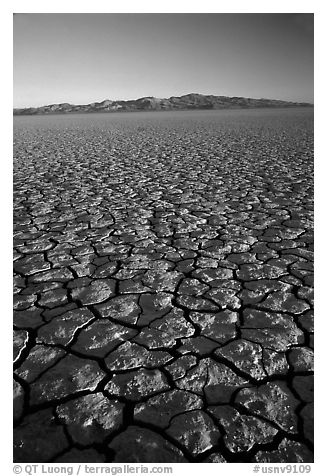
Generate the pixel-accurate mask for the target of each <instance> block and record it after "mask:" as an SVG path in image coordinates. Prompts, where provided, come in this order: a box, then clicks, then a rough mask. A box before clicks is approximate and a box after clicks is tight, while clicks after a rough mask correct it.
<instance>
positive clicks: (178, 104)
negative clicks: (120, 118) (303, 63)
mask: <svg viewBox="0 0 327 476" xmlns="http://www.w3.org/2000/svg"><path fill="white" fill-rule="evenodd" d="M300 106H301V107H308V106H312V104H309V103H302V102H289V101H279V100H274V99H252V98H243V97H227V96H212V95H209V96H207V95H204V94H194V93H192V94H185V95H184V96H171V97H170V98H167V99H161V98H155V97H152V96H149V97H144V98H139V99H132V100H129V101H111V100H109V99H105V100H104V101H102V102H93V103H91V104H81V105H75V104H69V103H66V102H65V103H62V104H50V105H48V106H41V107H29V108H24V109H14V115H18V116H19V115H31V114H33V115H34V114H65V113H78V112H83V113H85V112H90V113H92V112H116V111H175V110H185V109H251V108H262V107H272V108H273V107H300Z"/></svg>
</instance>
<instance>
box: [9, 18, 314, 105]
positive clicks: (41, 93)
mask: <svg viewBox="0 0 327 476" xmlns="http://www.w3.org/2000/svg"><path fill="white" fill-rule="evenodd" d="M191 92H196V93H202V94H214V95H224V96H245V97H253V98H261V97H265V98H272V99H283V100H291V101H308V102H313V14H293V13H292V14H285V13H282V14H274V13H270V14H261V13H258V14H252V13H251V14H221V13H220V14H219V13H217V14H215V13H210V14H200V13H199V14H186V13H182V14H163V13H159V14H151V13H147V14H141V13H139V14H136V13H134V14H114V13H104V14H77V13H72V14H69V13H65V14H55V13H51V14H32V13H28V14H15V15H14V107H28V106H41V105H44V104H51V103H60V102H70V103H73V104H86V103H90V102H94V101H102V100H103V99H136V98H139V97H143V96H156V97H169V96H173V95H176V96H179V95H182V94H187V93H191Z"/></svg>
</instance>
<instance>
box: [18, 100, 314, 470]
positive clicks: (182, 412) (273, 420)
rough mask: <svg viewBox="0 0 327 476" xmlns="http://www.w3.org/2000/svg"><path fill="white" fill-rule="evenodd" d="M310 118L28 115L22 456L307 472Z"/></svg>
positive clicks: (21, 302)
mask: <svg viewBox="0 0 327 476" xmlns="http://www.w3.org/2000/svg"><path fill="white" fill-rule="evenodd" d="M312 119H313V118H312V112H311V111H308V110H300V109H297V110H289V109H288V110H262V111H220V112H192V113H185V112H183V113H173V114H170V113H159V114H156V113H154V114H145V113H144V114H137V113H135V114H131V115H129V114H125V115H124V114H122V115H121V114H117V115H110V116H106V115H104V114H103V115H87V116H78V115H76V116H64V117H63V116H57V117H56V116H50V117H27V118H24V117H18V118H15V129H14V272H15V274H14V293H15V295H14V420H15V429H14V459H15V461H16V462H84V461H85V462H208V463H224V462H280V463H282V462H311V461H313V269H312V267H313V230H312V224H313V223H312V222H313V121H312Z"/></svg>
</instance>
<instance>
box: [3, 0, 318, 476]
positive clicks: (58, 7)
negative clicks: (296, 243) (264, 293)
mask: <svg viewBox="0 0 327 476" xmlns="http://www.w3.org/2000/svg"><path fill="white" fill-rule="evenodd" d="M4 3H5V4H4V5H3V4H1V7H0V8H1V14H0V21H1V24H0V34H1V40H2V41H1V45H2V46H3V47H4V54H2V55H1V57H2V68H1V70H2V73H1V76H2V81H1V84H2V104H1V105H2V109H3V110H2V114H1V119H2V124H1V129H0V130H1V132H2V134H1V135H2V144H1V145H2V148H1V152H2V154H1V174H0V177H1V185H0V190H1V205H2V207H1V209H2V217H1V223H2V233H1V245H2V246H1V250H2V257H1V260H2V263H4V266H2V268H3V269H2V272H1V288H0V289H1V298H2V300H1V304H2V305H1V311H2V312H1V318H2V325H3V332H2V344H1V346H0V350H1V357H0V358H1V360H0V362H2V363H3V364H4V365H3V367H2V369H3V370H2V374H1V403H2V406H1V413H2V415H1V417H2V418H1V422H2V425H1V426H2V438H1V450H2V455H3V461H2V462H3V463H5V464H4V468H3V474H8V475H9V474H12V423H11V406H12V403H11V402H12V400H11V394H10V392H8V391H7V389H8V388H11V385H12V384H11V355H12V338H11V322H12V317H11V316H12V306H11V304H12V298H11V296H12V285H11V283H12V281H11V272H12V261H11V248H12V108H13V101H12V94H13V81H12V67H13V64H12V54H13V52H12V13H13V12H17V13H104V12H108V13H125V12H126V13H210V12H216V13H315V243H316V246H315V262H316V263H317V266H316V267H315V293H316V297H317V300H316V306H315V316H316V327H317V328H318V332H317V333H316V337H317V339H318V341H317V345H316V349H317V350H316V353H315V355H316V359H315V361H316V372H315V375H316V377H315V385H316V392H315V393H316V398H315V400H316V411H315V426H316V441H315V463H314V465H313V470H312V474H319V475H320V474H323V471H322V468H323V466H322V465H323V461H324V451H325V444H324V443H325V442H324V439H323V438H324V435H325V428H326V412H325V398H326V392H327V390H326V388H325V385H324V382H325V379H326V377H325V375H326V370H325V366H324V357H325V347H326V343H325V340H326V324H325V322H326V319H327V315H326V309H325V306H324V300H323V298H324V293H326V291H325V289H324V288H325V282H326V279H325V276H324V272H323V271H324V269H325V268H324V266H325V264H326V262H325V260H326V258H325V255H326V253H325V248H326V246H327V233H326V231H327V230H326V225H325V222H326V219H327V217H326V212H325V208H326V206H325V204H326V203H327V201H326V196H325V194H324V191H325V189H326V184H325V179H326V165H325V164H326V161H327V157H326V154H325V150H324V145H325V144H324V136H325V135H326V126H325V122H326V120H325V116H326V99H325V97H326V94H327V93H326V91H325V90H326V87H325V84H326V76H325V75H324V72H325V71H324V65H325V63H326V49H325V48H326V47H325V45H326V35H325V34H324V33H325V30H326V25H327V18H326V8H325V4H324V3H325V2H323V1H321V2H320V1H316V0H313V1H311V2H309V1H304V0H298V1H295V0H282V1H281V0H276V1H274V2H273V1H265V2H263V1H253V0H252V1H251V0H249V1H246V2H245V1H244V0H243V1H242V0H238V1H235V0H232V1H228V2H226V1H224V2H218V1H207V0H202V1H201V2H195V1H194V0H192V1H188V2H181V1H177V0H166V1H155V2H150V1H144V0H143V1H132V0H130V1H126V0H125V1H123V0H121V1H115V2H112V1H110V0H109V1H108V0H107V1H105V0H92V1H91V2H90V1H88V2H86V1H78V0H75V1H72V0H57V1H50V0H43V1H41V0H30V1H27V0H25V1H23V0H13V1H11V2H10V1H9V0H5V2H4ZM3 79H4V80H3ZM317 407H318V408H317ZM186 466H187V468H186ZM186 466H185V467H184V465H178V466H177V468H176V469H175V467H176V465H174V474H175V475H176V474H181V471H182V472H183V473H184V471H185V474H186V471H187V473H191V474H192V473H193V474H195V472H197V473H198V471H201V470H204V471H206V472H208V473H212V472H213V471H214V472H215V474H217V473H220V474H236V472H237V473H240V474H247V472H248V471H249V473H252V466H253V465H246V464H245V465H243V464H238V465H234V464H231V463H229V464H228V465H220V466H219V467H218V468H216V467H215V465H206V466H205V468H204V467H203V465H200V467H199V466H198V465H191V466H190V465H186ZM182 467H184V469H183V468H182ZM5 468H6V469H5Z"/></svg>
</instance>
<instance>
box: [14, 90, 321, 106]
mask: <svg viewBox="0 0 327 476" xmlns="http://www.w3.org/2000/svg"><path fill="white" fill-rule="evenodd" d="M190 95H197V96H214V97H224V98H244V99H255V100H268V101H282V102H290V103H306V104H310V105H312V106H313V105H314V102H313V101H312V102H311V101H307V100H302V99H301V100H297V101H294V100H291V99H276V98H271V97H260V98H259V97H250V96H226V95H218V94H203V93H195V92H191V93H185V94H181V95H180V96H176V95H172V96H168V97H162V96H141V97H138V98H132V99H109V98H108V97H107V98H105V99H103V100H101V101H99V100H96V101H91V102H89V103H75V104H74V103H71V102H67V101H62V102H53V103H48V104H42V105H38V106H13V109H31V108H39V107H46V106H52V105H60V104H69V105H71V106H86V105H89V104H97V103H98V104H99V103H102V102H104V101H112V102H118V101H137V100H139V99H146V98H154V99H170V98H172V97H178V98H180V97H183V96H190Z"/></svg>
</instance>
